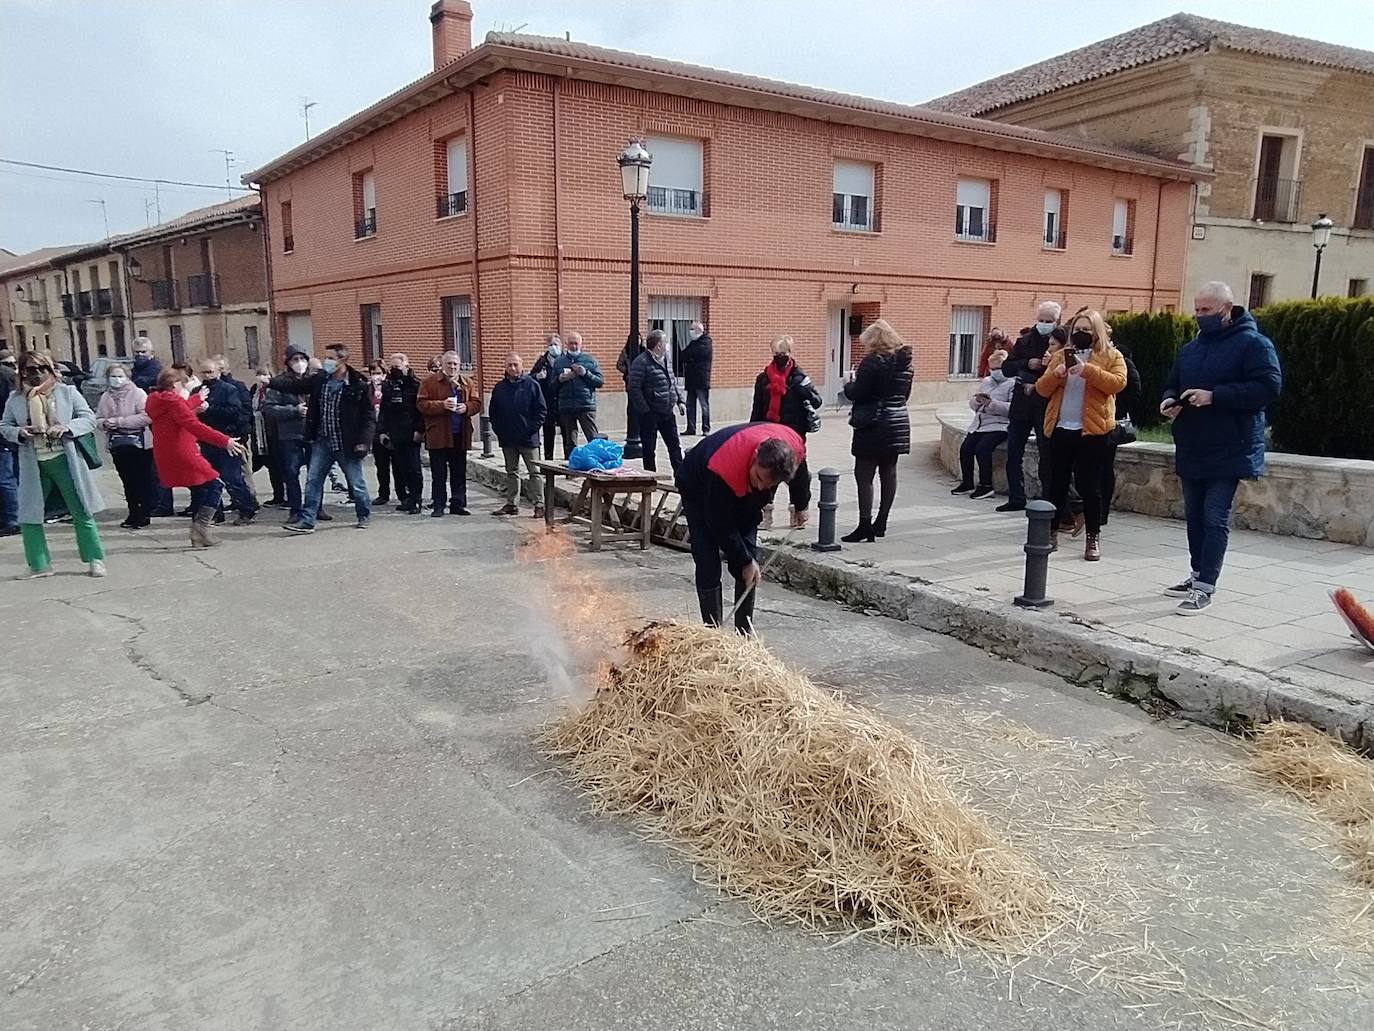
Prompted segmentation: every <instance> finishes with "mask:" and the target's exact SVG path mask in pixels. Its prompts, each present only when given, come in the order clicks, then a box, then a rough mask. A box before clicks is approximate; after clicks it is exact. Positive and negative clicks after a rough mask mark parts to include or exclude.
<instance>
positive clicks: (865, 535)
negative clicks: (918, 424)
mask: <svg viewBox="0 0 1374 1031" xmlns="http://www.w3.org/2000/svg"><path fill="white" fill-rule="evenodd" d="M859 343H860V344H862V345H863V346H864V347H866V348H867V349H868V353H867V354H866V355H864V359H863V361H862V362H860V363H859V368H858V371H856V372H851V373H850V375H849V379H848V380H847V381H846V383H845V385H844V396H845V397H847V398H848V399H849V400H850V401H852V402H853V404H854V407H853V408H852V409H851V410H850V413H849V425H850V426H852V427H853V428H854V441H853V444H852V445H851V446H850V449H849V451H850V454H852V455H853V456H854V481H855V483H856V484H857V485H858V488H859V525H858V526H857V527H856V528H855V529H854V531H853V532H852V533H850V534H847V535H845V536H844V537H841V538H840V539H841V540H843V541H845V542H847V543H850V544H854V543H857V542H859V541H869V542H871V541H873V540H874V539H875V538H878V537H882V536H883V535H884V534H886V533H887V516H888V513H889V512H890V511H891V510H892V502H893V501H894V500H896V497H897V459H898V458H900V457H901V456H902V455H905V454H908V453H910V451H911V419H910V417H909V416H908V415H907V411H906V403H907V399H908V398H909V397H911V383H912V379H913V378H914V373H913V371H912V368H911V348H910V347H909V346H908V345H907V343H906V342H905V341H904V340H902V338H901V337H900V336H898V335H897V331H896V330H895V329H893V328H892V327H891V326H890V325H888V323H887V322H886V321H885V320H883V319H878V321H876V322H874V323H873V324H872V325H870V326H869V327H868V328H867V329H865V330H864V331H863V332H862V333H861V334H859ZM874 473H877V474H878V479H879V482H880V483H881V489H882V493H881V496H880V500H879V504H878V517H877V518H876V519H874V518H873V474H874Z"/></svg>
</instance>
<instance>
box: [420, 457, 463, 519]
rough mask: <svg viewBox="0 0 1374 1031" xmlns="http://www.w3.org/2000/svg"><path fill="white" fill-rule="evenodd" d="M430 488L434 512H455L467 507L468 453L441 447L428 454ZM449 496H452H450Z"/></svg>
mask: <svg viewBox="0 0 1374 1031" xmlns="http://www.w3.org/2000/svg"><path fill="white" fill-rule="evenodd" d="M429 471H430V476H431V479H432V482H431V484H430V488H431V490H432V492H433V497H434V511H436V512H442V511H443V510H444V509H445V508H447V509H448V510H449V511H450V512H457V511H458V510H459V509H460V508H467V507H468V453H467V452H466V451H464V450H462V449H461V448H456V447H441V448H435V449H433V450H432V451H430V453H429ZM450 494H451V495H452V496H450Z"/></svg>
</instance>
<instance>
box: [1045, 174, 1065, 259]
mask: <svg viewBox="0 0 1374 1031" xmlns="http://www.w3.org/2000/svg"><path fill="white" fill-rule="evenodd" d="M1063 235H1064V191H1063V190H1059V189H1055V188H1053V187H1046V189H1045V225H1044V239H1043V243H1044V245H1045V246H1046V247H1047V248H1049V249H1050V250H1054V251H1058V250H1063V248H1064V244H1062V243H1060V238H1061V237H1062V236H1063ZM1065 243H1067V240H1065Z"/></svg>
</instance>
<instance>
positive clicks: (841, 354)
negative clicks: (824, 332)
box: [825, 305, 849, 404]
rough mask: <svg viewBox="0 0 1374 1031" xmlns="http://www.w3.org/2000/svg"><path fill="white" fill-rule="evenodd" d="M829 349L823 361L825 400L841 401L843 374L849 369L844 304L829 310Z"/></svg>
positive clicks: (847, 313) (847, 324)
mask: <svg viewBox="0 0 1374 1031" xmlns="http://www.w3.org/2000/svg"><path fill="white" fill-rule="evenodd" d="M828 333H829V337H830V340H829V349H828V352H827V355H826V363H825V393H826V400H827V401H830V402H832V403H834V404H839V403H841V400H842V398H841V396H840V392H841V391H842V390H843V389H844V374H845V373H846V372H848V371H849V309H848V308H846V307H845V306H844V305H840V306H839V307H838V308H832V309H831V310H830V329H829V331H828Z"/></svg>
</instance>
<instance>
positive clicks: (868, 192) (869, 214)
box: [830, 160, 878, 233]
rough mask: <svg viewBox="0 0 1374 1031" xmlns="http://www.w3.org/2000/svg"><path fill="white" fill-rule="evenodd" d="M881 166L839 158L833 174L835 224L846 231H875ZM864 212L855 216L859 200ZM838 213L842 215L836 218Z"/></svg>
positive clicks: (832, 193)
mask: <svg viewBox="0 0 1374 1031" xmlns="http://www.w3.org/2000/svg"><path fill="white" fill-rule="evenodd" d="M877 172H878V170H877V166H876V165H873V164H870V163H869V162H867V161H846V160H836V162H835V167H834V171H833V173H832V175H831V216H830V222H831V225H832V226H834V228H836V229H842V230H845V231H846V232H855V233H871V232H874V231H875V229H874V217H873V216H874V211H873V208H874V200H875V199H876V198H875V193H876V192H877V190H876V185H875V184H876V182H877V177H878V175H877ZM859 200H862V201H863V204H862V208H863V213H862V215H861V216H860V217H855V209H856V208H858V207H860V205H858V204H856V203H855V202H856V201H859ZM836 216H838V217H836Z"/></svg>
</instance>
